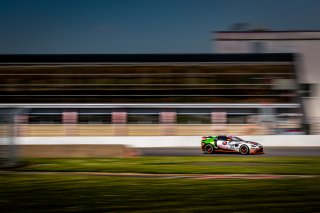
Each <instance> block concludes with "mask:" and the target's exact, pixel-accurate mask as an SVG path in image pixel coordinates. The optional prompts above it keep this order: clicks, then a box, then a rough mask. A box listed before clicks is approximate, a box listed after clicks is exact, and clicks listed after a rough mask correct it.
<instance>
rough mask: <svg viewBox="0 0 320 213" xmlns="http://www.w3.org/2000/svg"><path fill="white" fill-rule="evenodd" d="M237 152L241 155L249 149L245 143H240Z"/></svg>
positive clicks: (246, 153) (245, 153)
mask: <svg viewBox="0 0 320 213" xmlns="http://www.w3.org/2000/svg"><path fill="white" fill-rule="evenodd" d="M239 152H240V154H241V155H248V154H249V152H250V150H249V147H248V146H247V145H242V146H240V149H239Z"/></svg>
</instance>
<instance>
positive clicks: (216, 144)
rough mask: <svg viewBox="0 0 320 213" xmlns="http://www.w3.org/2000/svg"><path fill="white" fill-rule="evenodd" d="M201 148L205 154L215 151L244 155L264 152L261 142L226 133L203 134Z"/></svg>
mask: <svg viewBox="0 0 320 213" xmlns="http://www.w3.org/2000/svg"><path fill="white" fill-rule="evenodd" d="M201 150H202V151H203V152H204V154H212V153H214V152H215V151H227V152H238V153H240V154H242V155H248V154H263V146H262V145H261V144H259V143H257V142H252V141H246V140H243V139H241V138H239V137H234V136H226V135H218V136H203V137H202V138H201Z"/></svg>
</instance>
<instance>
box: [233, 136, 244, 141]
mask: <svg viewBox="0 0 320 213" xmlns="http://www.w3.org/2000/svg"><path fill="white" fill-rule="evenodd" d="M233 139H234V140H237V141H243V140H242V139H241V138H239V137H233Z"/></svg>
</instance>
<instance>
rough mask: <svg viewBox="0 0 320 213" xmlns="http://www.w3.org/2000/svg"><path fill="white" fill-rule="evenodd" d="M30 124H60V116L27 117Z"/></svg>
mask: <svg viewBox="0 0 320 213" xmlns="http://www.w3.org/2000/svg"><path fill="white" fill-rule="evenodd" d="M29 123H30V124H61V123H62V115H61V114H59V115H29Z"/></svg>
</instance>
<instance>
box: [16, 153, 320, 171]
mask: <svg viewBox="0 0 320 213" xmlns="http://www.w3.org/2000/svg"><path fill="white" fill-rule="evenodd" d="M24 162H25V166H23V167H20V168H18V169H15V170H17V171H66V172H84V171H85V172H114V173H122V172H132V173H180V174H182V173H184V174H234V173H237V174H313V175H319V174H320V166H319V165H320V158H318V157H263V156H227V157H223V156H213V155H212V156H211V155H208V156H206V157H139V158H105V159H87V158H83V159H25V160H24Z"/></svg>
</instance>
